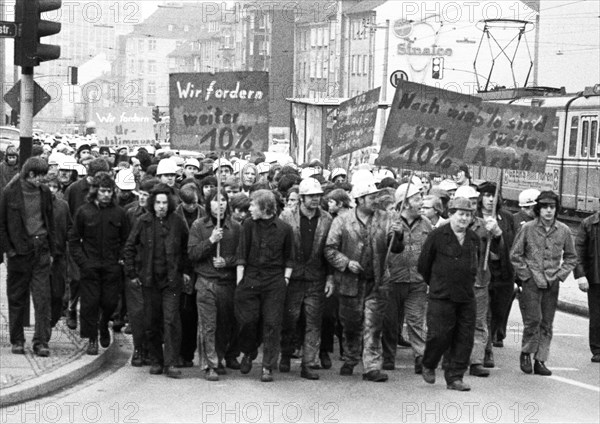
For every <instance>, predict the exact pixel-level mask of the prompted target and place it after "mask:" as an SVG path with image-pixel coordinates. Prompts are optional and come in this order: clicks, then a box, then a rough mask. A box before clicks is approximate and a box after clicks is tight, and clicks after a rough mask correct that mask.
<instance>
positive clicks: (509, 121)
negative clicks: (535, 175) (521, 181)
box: [464, 102, 557, 172]
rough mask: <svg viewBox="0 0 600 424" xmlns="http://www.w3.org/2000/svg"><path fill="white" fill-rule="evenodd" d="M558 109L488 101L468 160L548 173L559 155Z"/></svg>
mask: <svg viewBox="0 0 600 424" xmlns="http://www.w3.org/2000/svg"><path fill="white" fill-rule="evenodd" d="M555 119H556V109H552V108H535V107H530V106H517V105H507V104H498V103H489V102H485V103H483V105H482V108H481V111H480V112H479V116H478V118H477V120H476V121H475V122H474V124H473V130H472V131H471V135H470V137H469V142H468V143H467V148H466V149H465V155H464V161H465V162H466V163H470V164H477V165H483V166H491V167H497V168H502V169H513V170H521V171H534V172H544V171H545V169H546V159H547V157H548V155H549V154H551V153H552V154H554V153H555V152H556V140H557V133H556V126H555V125H554V121H555Z"/></svg>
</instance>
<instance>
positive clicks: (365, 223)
mask: <svg viewBox="0 0 600 424" xmlns="http://www.w3.org/2000/svg"><path fill="white" fill-rule="evenodd" d="M353 183H354V187H353V189H352V196H353V197H354V199H356V205H357V206H356V208H355V210H354V211H352V212H350V213H347V214H345V215H343V216H338V218H337V219H335V220H334V222H333V223H332V225H331V230H330V231H329V235H328V236H327V244H326V247H325V256H326V258H327V260H328V261H329V263H330V264H331V266H333V267H334V268H335V275H334V281H335V286H336V290H337V291H338V293H339V301H340V321H341V323H342V325H343V328H344V340H343V345H344V365H343V366H342V368H341V369H340V375H344V376H350V375H352V374H353V372H354V367H355V366H356V365H358V362H359V360H360V358H361V353H362V362H363V368H364V374H363V379H365V380H368V381H374V382H384V381H387V379H388V376H387V374H384V373H382V372H381V368H382V365H383V360H382V347H381V330H382V326H383V317H384V314H385V309H386V302H387V298H388V297H389V290H390V274H389V270H388V268H387V264H386V255H387V250H388V234H391V233H392V232H393V231H396V236H395V237H393V238H392V237H391V236H390V238H391V239H392V240H393V241H394V242H393V246H392V252H394V253H400V252H401V251H402V233H401V227H400V226H399V225H398V224H394V225H393V226H392V223H391V220H390V218H389V216H388V214H387V212H384V211H381V210H377V209H376V208H375V202H376V200H377V193H378V191H379V190H378V189H377V187H376V186H375V179H374V178H373V174H371V173H370V172H369V171H357V172H355V173H354V175H353ZM361 346H362V352H361Z"/></svg>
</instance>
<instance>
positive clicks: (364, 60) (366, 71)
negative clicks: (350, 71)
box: [362, 55, 369, 75]
mask: <svg viewBox="0 0 600 424" xmlns="http://www.w3.org/2000/svg"><path fill="white" fill-rule="evenodd" d="M362 73H363V75H367V74H368V73H369V69H368V68H367V55H364V56H363V68H362Z"/></svg>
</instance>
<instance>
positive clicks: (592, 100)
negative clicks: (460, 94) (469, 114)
mask: <svg viewBox="0 0 600 424" xmlns="http://www.w3.org/2000/svg"><path fill="white" fill-rule="evenodd" d="M480 95H481V96H482V97H483V98H484V99H485V100H489V101H497V102H500V103H510V104H515V105H522V106H535V107H550V108H556V109H557V120H556V123H555V125H557V127H556V128H555V129H556V131H557V134H558V140H557V143H556V147H557V149H556V152H554V154H551V155H550V156H548V161H547V163H546V171H545V172H528V171H513V170H506V171H504V174H503V182H502V194H503V197H504V199H505V200H506V201H507V203H508V204H509V205H510V206H515V207H516V206H517V203H518V202H517V199H518V196H519V193H520V192H521V191H522V190H524V189H526V188H537V189H539V190H553V191H554V192H556V193H558V194H559V196H560V199H561V206H562V209H563V210H562V213H563V214H567V215H569V216H573V217H576V216H578V217H585V216H587V215H589V214H590V213H593V212H596V211H598V210H599V207H600V132H599V131H600V128H599V125H598V121H599V119H600V84H598V85H596V86H594V87H590V88H586V89H585V90H584V91H583V92H581V93H578V94H566V93H564V92H561V91H558V90H555V89H519V90H506V91H505V92H504V93H497V92H489V93H482V94H480ZM470 168H471V170H472V173H471V174H472V176H473V178H474V179H475V180H476V181H480V180H485V179H492V180H494V179H497V177H495V178H494V177H493V176H497V172H498V170H497V169H488V168H487V167H483V166H471V167H470ZM489 177H491V178H489Z"/></svg>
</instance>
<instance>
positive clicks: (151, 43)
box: [148, 40, 156, 51]
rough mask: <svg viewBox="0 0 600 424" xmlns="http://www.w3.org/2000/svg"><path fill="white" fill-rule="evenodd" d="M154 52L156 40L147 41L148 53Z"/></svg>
mask: <svg viewBox="0 0 600 424" xmlns="http://www.w3.org/2000/svg"><path fill="white" fill-rule="evenodd" d="M153 50H156V40H148V51H153Z"/></svg>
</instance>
